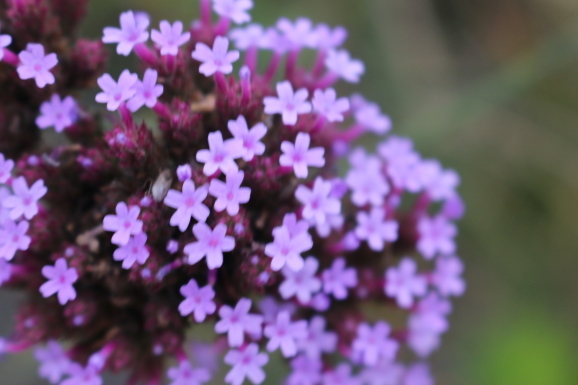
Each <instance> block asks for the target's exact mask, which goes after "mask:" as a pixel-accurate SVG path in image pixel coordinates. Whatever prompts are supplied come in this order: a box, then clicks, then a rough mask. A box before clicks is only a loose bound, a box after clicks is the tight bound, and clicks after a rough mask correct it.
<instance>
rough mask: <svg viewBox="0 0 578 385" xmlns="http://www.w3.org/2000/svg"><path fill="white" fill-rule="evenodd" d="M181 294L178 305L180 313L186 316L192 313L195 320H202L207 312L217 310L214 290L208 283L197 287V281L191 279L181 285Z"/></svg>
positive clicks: (211, 312) (210, 312)
mask: <svg viewBox="0 0 578 385" xmlns="http://www.w3.org/2000/svg"><path fill="white" fill-rule="evenodd" d="M180 291H181V295H182V296H183V297H185V299H184V300H183V302H181V304H180V305H179V312H180V313H181V315H182V316H183V317H184V316H187V315H189V314H191V313H194V316H195V321H197V322H203V321H204V320H205V318H206V316H207V314H213V313H214V312H215V310H217V306H216V305H215V302H213V298H214V297H215V291H214V290H213V288H212V287H211V286H209V285H207V286H204V287H201V288H199V285H198V284H197V281H195V280H194V279H191V280H190V281H189V283H187V284H186V285H185V286H183V287H181V290H180Z"/></svg>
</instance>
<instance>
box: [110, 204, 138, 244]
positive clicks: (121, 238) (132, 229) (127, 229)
mask: <svg viewBox="0 0 578 385" xmlns="http://www.w3.org/2000/svg"><path fill="white" fill-rule="evenodd" d="M139 214H140V208H139V207H138V206H130V207H128V206H127V205H126V203H124V202H118V203H117V204H116V215H114V214H109V215H107V216H105V217H104V219H103V221H102V227H103V228H104V229H105V230H106V231H114V234H113V235H112V239H111V242H112V243H114V244H115V245H119V246H123V245H126V244H127V243H128V240H129V238H130V236H131V235H136V234H139V233H140V232H142V225H143V223H142V221H141V220H139V219H138V216H139Z"/></svg>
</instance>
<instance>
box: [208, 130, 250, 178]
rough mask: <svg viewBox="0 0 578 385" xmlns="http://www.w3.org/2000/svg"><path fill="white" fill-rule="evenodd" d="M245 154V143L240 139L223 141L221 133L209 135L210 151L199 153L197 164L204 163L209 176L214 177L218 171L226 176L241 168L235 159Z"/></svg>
mask: <svg viewBox="0 0 578 385" xmlns="http://www.w3.org/2000/svg"><path fill="white" fill-rule="evenodd" d="M244 153H245V150H244V147H243V142H242V141H241V140H239V139H227V140H225V141H223V135H222V134H221V132H220V131H217V132H211V133H210V134H209V150H199V151H198V152H197V162H201V163H204V164H205V166H204V167H203V172H204V173H205V175H207V176H211V175H213V174H214V173H215V172H217V170H221V171H222V172H224V173H225V174H226V173H228V172H229V171H237V170H239V167H238V166H237V163H235V159H237V158H240V157H241V156H243V154H244Z"/></svg>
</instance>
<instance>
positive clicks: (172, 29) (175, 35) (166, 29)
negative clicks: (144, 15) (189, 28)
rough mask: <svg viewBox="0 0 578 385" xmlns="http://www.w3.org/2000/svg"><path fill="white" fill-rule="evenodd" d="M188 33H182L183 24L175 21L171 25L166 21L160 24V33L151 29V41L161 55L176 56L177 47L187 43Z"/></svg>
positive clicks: (189, 34)
mask: <svg viewBox="0 0 578 385" xmlns="http://www.w3.org/2000/svg"><path fill="white" fill-rule="evenodd" d="M190 38H191V33H190V32H184V33H183V23H182V22H180V21H175V22H174V23H173V24H172V25H171V23H169V22H168V21H166V20H162V21H161V23H160V31H157V30H156V29H153V30H152V32H151V39H152V41H154V42H155V43H156V44H157V45H158V46H159V47H160V48H161V55H170V56H176V55H177V54H178V52H179V47H180V46H181V45H183V44H185V43H187V42H188V41H189V39H190Z"/></svg>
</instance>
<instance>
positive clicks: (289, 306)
mask: <svg viewBox="0 0 578 385" xmlns="http://www.w3.org/2000/svg"><path fill="white" fill-rule="evenodd" d="M295 309H296V306H295V304H294V303H291V302H277V301H275V299H274V298H273V297H271V296H267V297H265V298H263V299H262V300H261V302H259V310H261V314H263V321H264V322H265V323H274V322H275V320H276V319H277V314H279V313H280V312H282V311H287V312H289V314H291V315H293V313H295Z"/></svg>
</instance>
